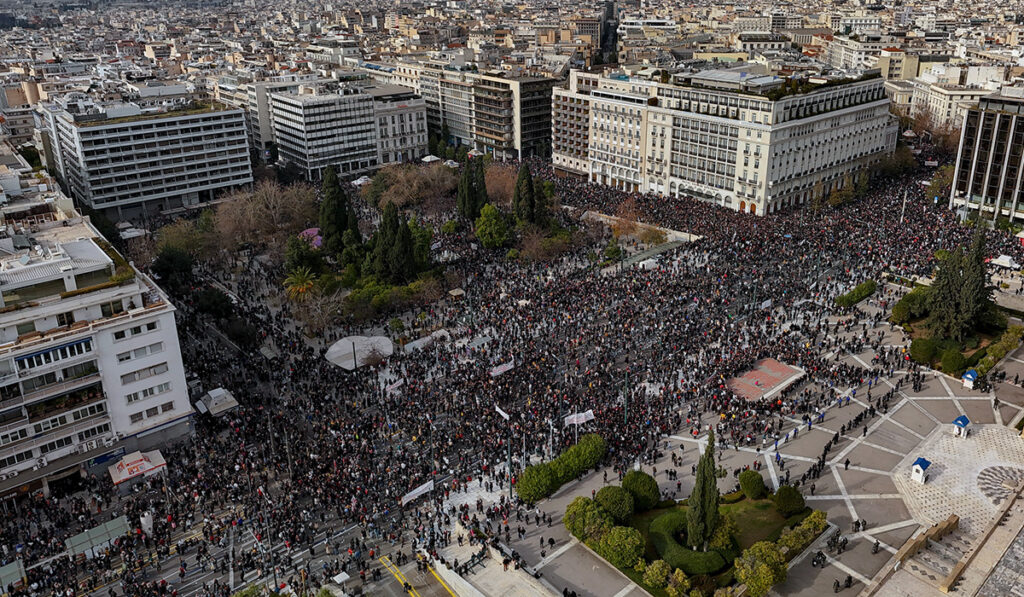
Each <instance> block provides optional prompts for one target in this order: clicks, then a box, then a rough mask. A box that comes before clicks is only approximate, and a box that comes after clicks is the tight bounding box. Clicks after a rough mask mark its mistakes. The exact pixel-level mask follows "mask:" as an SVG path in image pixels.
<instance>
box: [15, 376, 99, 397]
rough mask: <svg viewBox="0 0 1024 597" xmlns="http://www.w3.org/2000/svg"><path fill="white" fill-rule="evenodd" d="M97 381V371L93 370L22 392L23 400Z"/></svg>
mask: <svg viewBox="0 0 1024 597" xmlns="http://www.w3.org/2000/svg"><path fill="white" fill-rule="evenodd" d="M99 382H100V374H99V371H93V372H92V373H89V374H88V375H83V376H82V377H76V378H74V379H68V380H64V381H59V382H57V383H52V384H50V385H48V386H43V387H41V388H39V389H37V390H33V391H31V392H26V393H25V394H24V396H23V400H24V402H26V403H27V402H32V401H33V400H38V399H40V398H45V397H47V396H53V395H56V394H60V393H62V392H68V391H71V390H76V389H79V388H84V387H85V386H87V385H89V384H91V383H99Z"/></svg>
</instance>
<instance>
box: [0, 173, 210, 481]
mask: <svg viewBox="0 0 1024 597" xmlns="http://www.w3.org/2000/svg"><path fill="white" fill-rule="evenodd" d="M28 183H30V184H22V185H19V188H18V189H17V190H15V189H11V188H9V187H7V186H6V185H5V186H3V189H4V190H3V192H0V222H2V226H0V246H2V247H3V256H2V257H0V287H2V292H0V496H9V495H12V494H16V493H19V492H26V491H30V492H33V491H37V490H42V491H43V492H44V493H45V492H47V490H48V484H49V483H50V482H52V481H54V480H56V479H61V478H63V477H66V476H70V475H75V474H82V475H85V474H88V473H95V474H105V473H106V467H107V465H109V464H111V463H112V462H111V461H115V459H116V458H117V457H119V456H120V455H122V454H124V453H126V452H132V451H134V450H140V449H141V450H148V449H151V448H153V447H158V446H162V445H164V444H166V443H167V442H169V441H172V440H174V439H176V438H179V437H182V436H184V435H185V434H187V433H190V432H191V416H192V414H193V411H192V406H191V403H190V400H189V396H188V391H187V387H186V383H185V370H184V367H183V365H182V360H181V354H180V351H179V345H178V334H177V331H176V327H175V321H174V307H173V306H172V305H171V304H170V302H168V300H167V297H166V296H165V295H164V293H163V292H162V291H161V290H160V289H159V288H158V287H157V286H156V285H155V284H154V283H153V282H152V281H151V280H150V279H149V278H147V277H146V276H145V275H143V274H142V273H141V272H139V271H137V270H135V269H134V268H133V267H132V265H130V264H129V263H128V262H127V261H125V259H124V258H123V257H121V256H120V255H118V254H117V252H116V251H115V250H114V249H113V248H112V247H111V246H110V245H109V244H108V243H107V242H106V241H105V240H104V239H103V238H102V237H101V236H100V235H99V233H97V232H96V230H95V228H93V227H92V225H91V224H90V223H89V222H88V220H87V219H84V218H82V217H81V216H79V214H78V213H77V212H76V211H75V210H74V208H73V207H72V205H71V200H70V199H68V198H66V197H64V196H63V195H62V194H61V193H60V192H59V191H57V190H55V189H53V188H52V186H50V185H49V184H47V183H46V182H42V183H41V182H40V181H39V180H36V179H35V178H32V179H31V180H29V181H28Z"/></svg>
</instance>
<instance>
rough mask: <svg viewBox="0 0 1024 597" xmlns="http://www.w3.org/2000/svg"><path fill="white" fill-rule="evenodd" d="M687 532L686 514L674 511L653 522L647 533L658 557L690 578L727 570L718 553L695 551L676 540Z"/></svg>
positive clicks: (723, 559) (681, 511)
mask: <svg viewBox="0 0 1024 597" xmlns="http://www.w3.org/2000/svg"><path fill="white" fill-rule="evenodd" d="M685 530H686V512H685V511H683V510H672V511H671V512H666V513H664V514H662V515H661V516H659V517H657V518H655V519H654V520H653V521H651V525H650V526H649V527H648V530H647V533H648V536H649V537H650V539H651V543H652V544H653V545H654V549H655V550H656V551H657V552H658V555H659V556H661V557H662V559H664V560H665V561H666V562H668V564H669V566H671V567H672V568H679V569H680V570H682V571H683V572H685V573H686V574H688V575H690V576H695V575H698V574H714V573H716V572H718V571H719V570H721V569H723V568H725V566H726V561H725V558H724V557H722V554H720V553H718V552H717V551H706V552H702V551H693V550H692V549H689V548H688V547H684V546H682V545H680V544H679V541H677V540H676V535H677V534H679V533H680V532H683V531H685Z"/></svg>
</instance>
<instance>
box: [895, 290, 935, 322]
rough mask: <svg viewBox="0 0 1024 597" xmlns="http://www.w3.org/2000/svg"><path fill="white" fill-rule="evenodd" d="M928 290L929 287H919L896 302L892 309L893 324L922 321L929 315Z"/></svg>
mask: <svg viewBox="0 0 1024 597" xmlns="http://www.w3.org/2000/svg"><path fill="white" fill-rule="evenodd" d="M928 289H929V287H927V286H917V287H915V288H914V289H913V290H911V291H910V292H908V293H907V294H905V295H903V298H901V299H900V300H898V301H896V304H895V305H893V307H892V317H891V319H892V322H893V323H895V324H904V323H909V322H911V321H914V320H915V319H920V318H921V317H924V316H925V315H927V314H928Z"/></svg>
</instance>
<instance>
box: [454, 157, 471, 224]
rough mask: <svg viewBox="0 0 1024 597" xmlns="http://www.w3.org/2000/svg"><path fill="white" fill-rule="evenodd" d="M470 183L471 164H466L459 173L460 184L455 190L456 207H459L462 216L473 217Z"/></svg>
mask: <svg viewBox="0 0 1024 597" xmlns="http://www.w3.org/2000/svg"><path fill="white" fill-rule="evenodd" d="M470 184H471V181H470V178H469V165H465V166H463V167H462V172H461V173H460V174H459V186H458V188H457V190H456V192H455V207H456V209H458V211H459V215H460V216H462V217H464V218H468V219H472V216H471V211H472V210H471V207H470V201H471V199H470V197H471V195H472V189H471V188H470Z"/></svg>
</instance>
